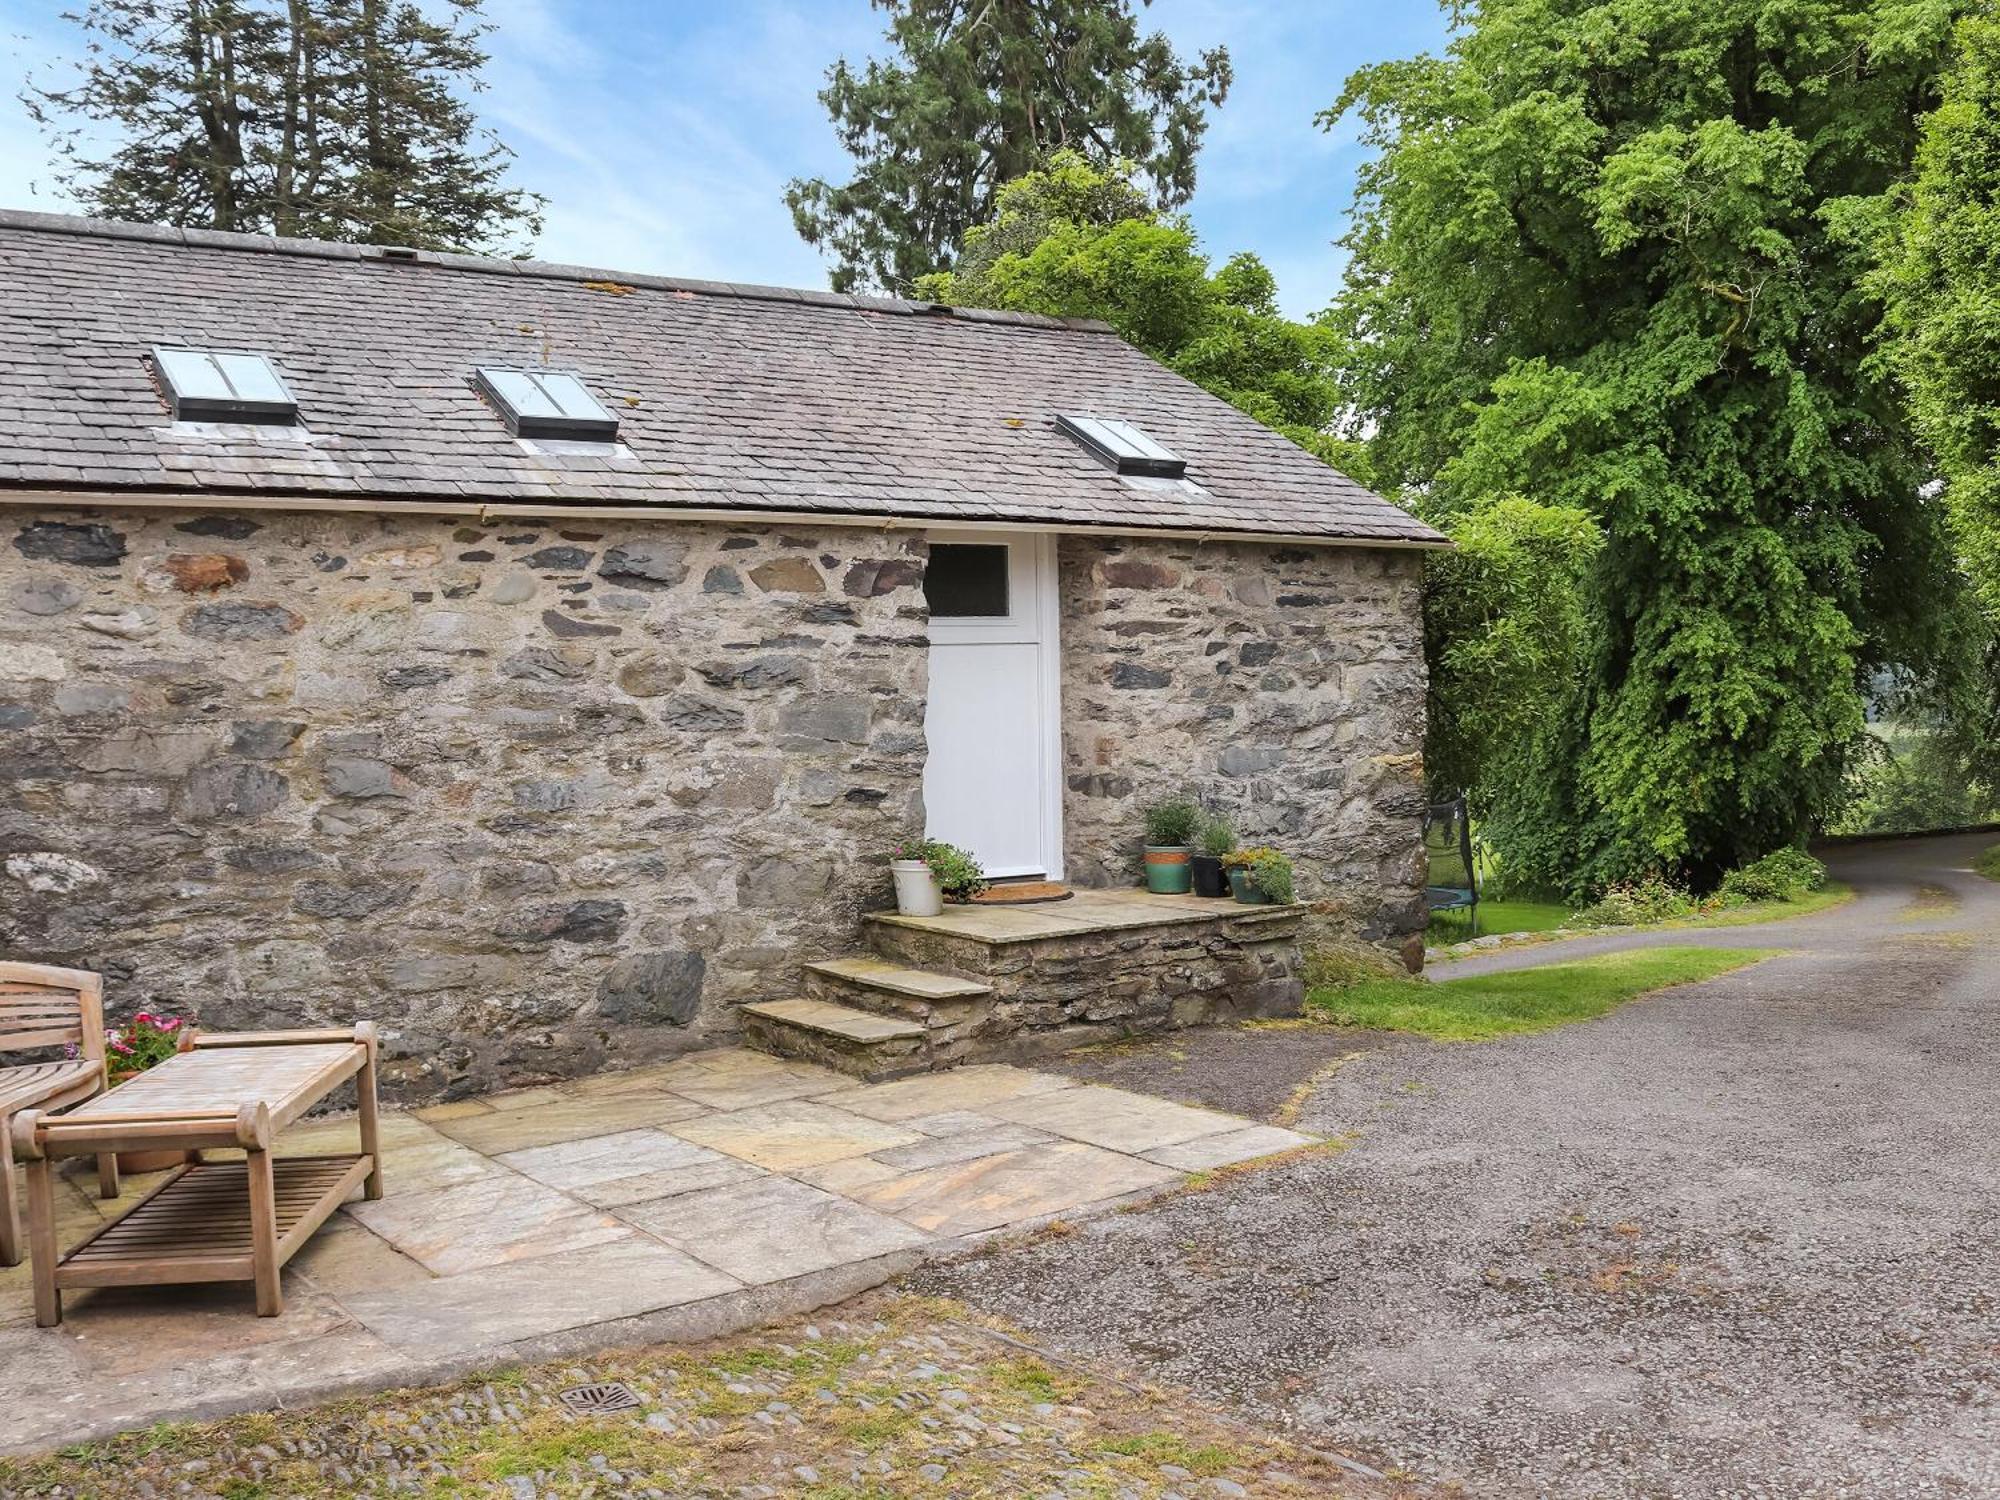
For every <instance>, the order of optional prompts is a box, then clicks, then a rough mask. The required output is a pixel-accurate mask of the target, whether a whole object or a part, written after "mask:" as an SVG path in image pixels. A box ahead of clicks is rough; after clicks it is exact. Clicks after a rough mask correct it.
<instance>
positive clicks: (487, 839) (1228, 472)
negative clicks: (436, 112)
mask: <svg viewBox="0 0 2000 1500" xmlns="http://www.w3.org/2000/svg"><path fill="white" fill-rule="evenodd" d="M0 309H4V314H0V506H4V512H0V860H3V861H4V873H0V954H4V955H5V956H8V957H21V958H27V959H32V960H41V961H48V962H55V963H64V964H77V965H83V966H88V967H91V968H95V969H100V970H102V971H104V972H105V973H106V974H107V975H108V976H109V978H110V982H111V983H110V988H111V997H112V1001H113V1006H114V1009H130V1008H133V1007H135V1006H137V1005H138V1004H139V1003H141V1002H144V1003H149V1004H151V1005H153V1006H154V1007H156V1008H162V1007H164V1008H168V1009H178V1010H188V1011H194V1012H198V1013H199V1015H200V1017H201V1018H202V1020H203V1022H204V1023H205V1024H214V1025H223V1026H256V1025H278V1024H303V1023H307V1022H311V1023H318V1022H321V1021H324V1020H345V1019H349V1018H352V1017H354V1016H356V1015H363V1014H365V1015H370V1016H373V1017H375V1018H376V1019H377V1020H379V1021H380V1022H381V1023H382V1024H383V1026H384V1028H385V1030H386V1031H387V1032H388V1034H389V1036H390V1041H389V1044H388V1050H389V1053H390V1056H391V1058H392V1061H391V1064H390V1073H391V1076H392V1078H393V1079H396V1080H399V1081H400V1084H401V1086H402V1088H403V1091H404V1092H405V1093H406V1094H409V1095H418V1096H421V1095H436V1094H439V1093H443V1092H448V1091H450V1090H452V1089H463V1088H470V1087H475V1086H486V1085H490V1084H493V1083H495V1082H497V1081H500V1080H501V1079H503V1078H517V1079H518V1078H523V1077H532V1076H536V1075H546V1074H560V1073H564V1072H572V1071H580V1070H584V1069H588V1068H591V1067H595V1066H599V1065H602V1064H603V1063H605V1062H606V1061H607V1060H609V1059H613V1058H617V1059H635V1058H642V1057H657V1056H660V1055H662V1054H665V1053H670V1052H673V1051H677V1050H682V1049H686V1048H689V1047H692V1046H699V1045H713V1044H714V1043H715V1042H716V1041H718V1040H723V1039H728V1038H731V1037H734V1036H735V1035H737V1034H738V1033H739V1031H740V1030H741V1019H742V1017H741V1007H742V1006H743V1005H745V1004H746V1003H751V1002H765V1001H773V1000H779V999H783V998H784V997H787V996H790V995H794V994H796V993H798V992H799V988H800V984H801V973H800V966H801V964H802V963H803V962H805V961H807V960H815V959H820V958H825V957H828V956H837V955H840V954H842V953H849V952H852V951H854V950H855V948H856V947H857V942H858V935H859V933H860V931H861V927H862V922H863V914H864V913H866V912H868V911H871V910H873V909H876V908H880V907H883V906H886V905H888V904H889V884H888V880H887V876H886V873H885V858H886V854H887V850H888V847H889V845H890V844H891V843H892V841H893V840H895V839H896V838H897V837H899V836H901V835H905V834H909V833H914V832H919V831H922V830H923V829H924V828H925V827H926V826H928V828H929V831H930V832H931V833H932V834H933V835H935V836H937V837H941V838H947V839H951V840H952V841H954V842H958V843H962V844H967V845H970V846H971V847H972V848H973V849H974V850H975V851H976V852H978V853H979V854H980V856H981V857H982V858H983V859H984V861H985V862H986V864H987V866H988V868H989V870H991V871H993V872H994V873H996V874H1000V875H1040V876H1047V877H1050V878H1055V879H1067V880H1069V881H1071V882H1073V883H1076V884H1079V885H1085V886H1093V885H1129V884H1130V883H1131V882H1132V881H1133V880H1134V879H1135V876H1136V871H1137V861H1138V851H1139V843H1140V813H1141V809H1142V808H1143V806H1144V805H1145V804H1146V803H1147V802H1148V801H1149V800H1150V799H1152V798H1154V797H1156V796H1157V795H1159V794H1161V793H1163V792H1165V791H1168V790H1170V789H1175V788H1181V787H1188V788H1193V789H1195V790H1197V791H1199V792H1200V793H1202V794H1203V795H1204V796H1205V797H1207V798H1208V799H1210V800H1211V801H1212V802H1213V803H1214V804H1215V805H1216V806H1218V807H1220V808H1222V809H1224V810H1226V811H1227V812H1228V813H1229V814H1230V815H1231V816H1232V817H1233V818H1234V820H1235V822H1236V824H1237V826H1238V828H1239V829H1240V831H1241V832H1242V834H1243V835H1244V836H1245V838H1246V839H1249V840H1256V841H1267V842H1271V843H1276V844H1279V845H1282V846H1283V847H1284V848H1285V849H1287V850H1288V851H1289V852H1291V853H1292V854H1293V855H1294V857H1295V858H1296V860H1297V862H1298V865H1299V869H1300V878H1301V889H1302V893H1303V894H1304V895H1305V896H1306V897H1307V898H1309V899H1314V900H1317V901H1319V902H1320V903H1321V904H1322V906H1321V909H1322V910H1324V911H1327V912H1330V913H1333V914H1334V915H1335V917H1336V918H1338V919H1340V920H1344V921H1346V922H1347V923H1348V924H1349V925H1350V926H1351V927H1352V928H1353V929H1354V930H1356V931H1357V932H1358V933H1360V934H1362V935H1363V936H1365V937H1367V938H1369V939H1371V940H1374V941H1378V942H1381V943H1383V944H1385V945H1388V946H1390V947H1392V948H1401V947H1404V946H1405V945H1407V944H1410V943H1412V942H1414V941H1415V934H1416V933H1417V932H1418V930H1419V928H1420V926H1421V922H1422V895H1423V892H1422V884H1423V872H1422V854H1421V848H1420V844H1421V840H1420V833H1419V816H1420V811H1421V808H1420V803H1421V793H1420V776H1419V761H1418V755H1419V748H1420V739H1421V729H1422V704H1423V653H1422V649H1421V640H1420V622H1419V613H1418V581H1419V564H1420V560H1421V556H1422V551H1421V549H1423V548H1426V547H1431V546H1435V545H1438V544H1439V543H1440V540H1441V539H1440V538H1439V537H1438V536H1437V535H1436V534H1435V533H1434V532H1432V531H1431V530H1429V529H1428V528H1427V527H1425V526H1424V525H1422V524H1420V523H1419V522H1417V521H1415V520H1414V519H1412V518H1411V517H1410V516H1408V515H1406V514H1404V513H1403V512H1401V511H1399V510H1397V509H1395V508H1394V507H1393V506H1391V505H1389V504H1388V503H1387V502H1385V501H1383V500H1382V499H1380V498H1379V497H1377V496H1375V495H1372V494H1369V493H1368V492H1366V491H1365V490H1363V489H1361V488H1360V487H1358V486H1356V485H1355V484H1353V483H1351V482H1349V481H1348V480H1347V479H1345V478H1343V477H1342V476H1341V475H1339V474H1337V473H1335V472H1333V471H1332V470H1331V469H1328V468H1327V467H1325V466H1324V465H1323V464H1321V463H1319V462H1318V461H1317V460H1315V459H1314V458H1312V457H1310V456H1309V455H1307V454H1306V453H1304V452H1302V451H1300V450H1299V449H1298V448H1296V447H1295V446H1293V445H1292V444H1290V443H1288V442H1287V441H1285V440H1284V439H1283V438H1281V437H1279V436H1277V435H1276V434H1274V433H1272V432H1270V431H1268V430H1266V429H1265V428H1263V427H1261V426H1260V425H1258V424H1257V423H1256V422H1253V421H1252V420H1250V419H1249V418H1247V417H1245V416H1244V415H1242V414H1241V413H1239V412H1237V411H1236V410H1234V409H1233V408H1231V407H1230V406H1228V405H1226V404H1225V403H1223V402H1221V401H1218V400H1216V399H1215V398H1213V397H1211V396H1209V395H1207V394H1206V393H1204V392H1203V391H1201V390H1199V389H1198V388H1196V387H1195V386H1193V385H1190V384H1189V383H1187V382H1186V381H1184V380H1182V379H1180V378H1179V377H1177V376H1175V375H1173V374H1171V373H1170V372H1168V371H1167V370H1165V369H1163V368H1162V367H1161V366H1159V365H1157V364H1155V363H1154V362H1152V361H1151V360H1149V359H1147V358H1146V357H1145V356H1143V355H1141V354H1139V353H1138V352H1136V351H1135V350H1133V349H1132V348H1130V347H1129V346H1127V345H1126V344H1125V343H1123V342H1122V341H1121V340H1120V339H1119V338H1117V337H1116V336H1115V335H1114V334H1113V333H1111V332H1110V331H1109V330H1108V329H1107V328H1105V327H1103V326H1102V325H1097V324H1090V323H1082V322H1075V321H1069V322H1064V321H1056V320H1051V319H1045V318H1036V317H1029V316H1024V315H1017V314H1007V313H993V312H980V311H969V310H964V309H948V308H943V307H938V306H933V305H929V304H924V303H914V302H898V301H889V300H876V299H868V298H855V297H846V296H835V295H831V294H827V293H820V292H809V291H786V290H777V289H771V288H763V287H748V286H734V285H719V284H713V283H705V282H692V281H680V280H673V279H669V278H663V277H648V276H628V275H616V274H613V273H609V272H604V271H595V270H586V269H580V268H576V267H570V266H560V265H545V264H537V263H533V262H517V261H495V260H481V259H474V258H469V257H463V256H454V255H441V254H433V253H429V252H414V251H405V250H397V249H383V248H376V247H363V246H354V245H338V244H322V243H315V242H302V241H286V240H272V239H269V238H265V237H261V236H254V235H229V234H218V233H210V232H203V231H196V230H187V231H182V230H175V229H165V228H157V227H148V226H138V225H126V224H109V223H101V222H94V221H88V220H82V219H73V218H65V217H56V216H49V215H40V214H27V213H8V214H0ZM1239 910H1241V909H1240V908H1239ZM1106 951H1107V952H1108V951H1109V950H1106ZM1113 961H1114V960H1112V959H1107V960H1106V962H1113ZM1174 963H1175V964H1176V965H1178V967H1175V968H1174V972H1175V973H1176V974H1180V975H1181V976H1182V979H1183V981H1184V982H1185V983H1186V984H1187V985H1191V986H1194V987H1196V988H1198V987H1199V986H1200V985H1201V984H1203V983H1206V982H1207V981H1206V980H1203V979H1202V978H1201V977H1200V976H1199V975H1198V974H1197V975H1196V977H1195V978H1193V979H1188V978H1187V977H1186V976H1187V975H1188V974H1189V973H1190V972H1192V971H1191V970H1189V969H1188V966H1187V965H1186V964H1185V963H1182V962H1180V960H1178V959H1176V960H1175V961H1174ZM1107 972H1108V971H1107ZM1162 972H1164V970H1163V971H1162ZM1293 984H1294V989H1295V980H1294V981H1293ZM1195 1013H1196V1012H1195V1011H1193V1010H1189V1009H1187V1008H1186V1007H1185V1006H1183V1007H1181V1008H1179V1009H1177V1010H1176V1012H1175V1014H1176V1015H1179V1016H1182V1017H1186V1016H1191V1015H1194V1014H1195ZM1106 1015H1108V1019H1109V1020H1111V1021H1116V1020H1117V1019H1118V1018H1117V1016H1116V1014H1113V1013H1106ZM1101 1018H1103V1017H1101ZM1072 1019H1073V1018H1072Z"/></svg>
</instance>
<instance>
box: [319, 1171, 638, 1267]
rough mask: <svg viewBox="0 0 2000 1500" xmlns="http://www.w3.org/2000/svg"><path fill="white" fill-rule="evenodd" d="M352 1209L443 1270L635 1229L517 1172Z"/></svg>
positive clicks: (524, 1256)
mask: <svg viewBox="0 0 2000 1500" xmlns="http://www.w3.org/2000/svg"><path fill="white" fill-rule="evenodd" d="M347 1211H348V1212H349V1213H351V1214H353V1215H354V1217H355V1218H357V1219H359V1220H360V1221H361V1222H362V1223H363V1224H364V1225H366V1226H367V1227H368V1228H370V1229H372V1230H374V1231H375V1232H376V1233H377V1234H379V1235H381V1236H382V1237H383V1238H384V1239H387V1240H389V1241H391V1242H392V1243H393V1244H395V1245H396V1247H397V1248H398V1249H400V1250H402V1251H403V1252H404V1253H405V1254H407V1255H409V1256H411V1257H412V1258H414V1259H416V1260H419V1261H421V1262H423V1264H424V1265H425V1266H426V1267H428V1268H429V1269H430V1270H432V1271H435V1272H437V1273H438V1274H439V1275H441V1276H451V1275H454V1274H456V1273H458V1272H461V1271H471V1270H476V1269H478V1268H479V1267H482V1266H492V1265H498V1264H499V1263H501V1262H503V1261H510V1260H529V1259H532V1258H534V1257H536V1256H542V1255H554V1254H555V1253H557V1252H558V1251H562V1250H580V1249H582V1248H583V1247H584V1246H586V1245H596V1244H601V1243H603V1242H604V1241H605V1240H615V1239H624V1238H626V1237H627V1236H628V1235H629V1234H630V1231H629V1230H628V1229H626V1228H625V1226H624V1225H623V1224H621V1223H619V1221H618V1220H616V1219H614V1218H612V1217H611V1216H610V1215H609V1214H606V1213H601V1212H599V1211H598V1210H597V1209H594V1208H592V1207H590V1206H589V1205H588V1204H585V1203H579V1202H577V1201H576V1200H575V1199H573V1198H569V1197H566V1196H564V1195H563V1194H561V1193H559V1192H557V1191H556V1190H555V1189H554V1188H550V1187H544V1186H543V1185H542V1184H541V1183H538V1182H534V1181H531V1180H529V1179H528V1178H526V1177H522V1176H519V1175H517V1174H511V1173H509V1174H503V1175H500V1176H495V1177H491V1178H480V1179H478V1180H476V1181H473V1182H462V1183H459V1184H457V1185H456V1186H453V1187H446V1188H433V1189H432V1190H431V1191H429V1192H427V1193H390V1194H388V1195H387V1196H386V1197H384V1198H382V1199H381V1200H380V1201H379V1202H375V1203H366V1202H362V1203H352V1204H349V1205H348V1208H347Z"/></svg>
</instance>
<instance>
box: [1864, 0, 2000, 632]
mask: <svg viewBox="0 0 2000 1500" xmlns="http://www.w3.org/2000/svg"><path fill="white" fill-rule="evenodd" d="M1956 43H1957V45H1956V48H1955V51H1954V54H1953V58H1952V63H1951V67H1950V69H1949V71H1948V72H1947V73H1946V74H1945V80H1944V90H1943V100H1942V102H1941V103H1940V104H1939V106H1938V108H1937V109H1936V110H1935V111H1933V112H1932V114H1931V115H1930V117H1929V118H1928V119H1927V120H1926V121H1925V122H1924V128H1923V143H1922V145H1921V146H1920V147H1919V148H1918V152H1917V177H1916V182H1915V184H1914V186H1913V187H1912V189H1911V191H1910V193H1909V195H1908V199H1907V202H1898V203H1897V204H1896V205H1895V207H1896V208H1897V209H1899V210H1901V211H1900V212H1898V213H1896V214H1895V216H1894V218H1893V220H1892V221H1891V226H1890V227H1891V236H1890V239H1891V244H1890V251H1889V255H1888V258H1887V263H1886V265H1885V268H1884V271H1883V274H1882V277H1881V279H1880V281H1879V282H1878V289H1879V290H1880V291H1881V292H1882V293H1883V295H1884V297H1885V299H1886V301H1887V304H1888V319H1887V323H1888V327H1887V333H1888V340H1887V347H1888V350H1889V354H1890V357H1891V359H1892V360H1893V361H1894V364H1895V367H1896V370H1897V372H1898V373H1899V374H1900V375H1901V376H1902V378H1903V380H1904V382H1905V384H1906V385H1907V387H1908V390H1909V393H1910V407H1911V414H1912V416H1913V418H1914V419H1915V422H1916V425H1917V429H1918V431H1920V432H1921V433H1922V434H1923V436H1924V439H1925V441H1926V442H1927V443H1929V445H1930V447H1931V451H1932V452H1933V453H1935V454H1936V455H1937V458H1938V462H1939V464H1940V466H1941V467H1942V469H1943V471H1944V477H1945V484H1946V489H1945V495H1946V498H1947V501H1948V502H1949V505H1950V508H1951V511H1952V514H1953V517H1954V519H1955V520H1956V523H1957V532H1958V540H1959V546H1960V550H1961V553H1962V555H1963V557H1964V559H1965V562H1966V565H1967V567H1968V568H1969V569H1970V570H1971V572H1972V574H1973V576H1974V578H1975V580H1976V582H1977V585H1978V588H1979V591H1980V597H1981V600H1982V602H1983V603H1984V605H1985V607H1986V610H1987V612H1988V613H1989V614H1990V615H1991V616H1992V617H1993V618H1994V619H1995V620H1996V621H2000V16H1996V15H1994V14H1993V13H1992V12H1991V11H1990V10H1988V11H1985V12H1983V13H1981V14H1978V15H1973V16H1968V17H1966V18H1965V19H1964V20H1963V21H1961V22H1960V23H1959V25H1958V30H1957V36H1956Z"/></svg>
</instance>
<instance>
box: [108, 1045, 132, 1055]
mask: <svg viewBox="0 0 2000 1500" xmlns="http://www.w3.org/2000/svg"><path fill="white" fill-rule="evenodd" d="M111 1050H112V1051H113V1052H122V1053H124V1054H125V1055H126V1056H127V1057H130V1056H131V1055H132V1049H131V1048H130V1047H128V1046H126V1045H125V1043H123V1042H113V1043H112V1044H111Z"/></svg>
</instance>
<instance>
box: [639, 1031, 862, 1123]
mask: <svg viewBox="0 0 2000 1500" xmlns="http://www.w3.org/2000/svg"><path fill="white" fill-rule="evenodd" d="M658 1080H659V1086H660V1087H661V1088H663V1089H668V1090H671V1091H672V1092H673V1093H674V1094H675V1095H677V1096H679V1097H680V1098H683V1099H689V1100H692V1101H693V1102H694V1103H696V1104H700V1105H702V1106H704V1107H706V1108H708V1109H716V1110H732V1109H749V1108H752V1107H754V1106H756V1105H759V1104H772V1103H775V1102H777V1101H778V1100H781V1099H805V1098H812V1097H819V1096H825V1095H827V1094H836V1093H849V1092H853V1091H854V1090H855V1089H856V1088H857V1085H856V1084H855V1081H854V1080H853V1079H852V1078H848V1077H846V1076H845V1075H843V1074H840V1073H835V1072H832V1071H831V1070H829V1069H826V1068H820V1067H815V1066H813V1065H812V1064H810V1063H798V1062H789V1061H786V1060H785V1059H783V1058H776V1057H766V1056H765V1055H764V1054H763V1053H761V1052H748V1051H745V1050H743V1049H742V1048H737V1047H730V1048H723V1049H719V1050H717V1051H713V1052H697V1053H694V1054H692V1055H690V1056H688V1057H683V1058H680V1059H679V1060H677V1061H675V1062H672V1063H669V1064H668V1065H667V1066H665V1067H663V1068H661V1069H660V1070H659V1072H658Z"/></svg>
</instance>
